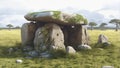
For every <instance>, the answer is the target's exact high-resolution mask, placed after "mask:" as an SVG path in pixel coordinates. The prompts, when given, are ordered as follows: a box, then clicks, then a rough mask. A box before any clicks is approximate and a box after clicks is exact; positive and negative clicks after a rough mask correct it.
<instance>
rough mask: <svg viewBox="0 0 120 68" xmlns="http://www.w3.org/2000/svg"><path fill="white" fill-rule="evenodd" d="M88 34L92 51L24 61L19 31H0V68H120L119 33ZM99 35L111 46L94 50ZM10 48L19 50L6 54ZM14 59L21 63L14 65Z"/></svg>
mask: <svg viewBox="0 0 120 68" xmlns="http://www.w3.org/2000/svg"><path fill="white" fill-rule="evenodd" d="M88 32H89V35H90V40H91V43H90V44H91V45H90V46H91V47H92V50H89V51H79V52H78V53H77V54H76V55H63V56H56V57H55V58H52V59H44V58H42V59H41V58H33V59H26V58H24V55H23V53H22V51H21V49H20V47H21V38H20V30H11V31H9V30H0V68H101V67H102V66H108V65H110V66H114V67H115V68H120V31H118V32H115V31H114V30H104V31H101V30H93V31H88ZM99 34H104V35H106V36H107V37H108V38H109V41H110V42H111V44H112V45H111V46H110V47H107V48H104V49H103V50H101V49H99V48H95V47H94V45H95V44H96V42H97V39H98V36H99ZM10 47H17V48H19V49H18V50H17V51H14V52H12V54H8V51H7V50H8V48H10ZM16 59H22V60H23V63H20V64H19V63H16V62H15V61H16Z"/></svg>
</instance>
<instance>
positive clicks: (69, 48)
mask: <svg viewBox="0 0 120 68" xmlns="http://www.w3.org/2000/svg"><path fill="white" fill-rule="evenodd" d="M66 52H67V53H68V54H75V53H76V50H75V49H74V48H73V47H72V46H67V48H66Z"/></svg>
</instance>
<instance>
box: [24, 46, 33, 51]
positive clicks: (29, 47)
mask: <svg viewBox="0 0 120 68" xmlns="http://www.w3.org/2000/svg"><path fill="white" fill-rule="evenodd" d="M32 50H33V47H32V46H24V47H23V51H32Z"/></svg>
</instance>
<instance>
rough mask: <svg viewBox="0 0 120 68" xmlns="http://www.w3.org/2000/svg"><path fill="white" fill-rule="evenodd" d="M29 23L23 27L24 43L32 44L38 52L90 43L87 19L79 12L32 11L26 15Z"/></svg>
mask: <svg viewBox="0 0 120 68" xmlns="http://www.w3.org/2000/svg"><path fill="white" fill-rule="evenodd" d="M24 17H25V19H26V20H28V21H29V23H24V24H23V25H22V28H21V39H22V45H23V47H25V46H31V47H33V49H35V50H36V51H37V52H44V51H54V50H66V49H67V47H68V46H71V47H73V49H75V50H79V49H78V46H80V45H82V44H85V45H88V44H89V35H88V33H87V28H86V27H85V25H87V19H85V18H84V17H83V16H82V15H79V14H68V13H63V12H61V11H43V12H32V13H28V14H26V15H25V16H24Z"/></svg>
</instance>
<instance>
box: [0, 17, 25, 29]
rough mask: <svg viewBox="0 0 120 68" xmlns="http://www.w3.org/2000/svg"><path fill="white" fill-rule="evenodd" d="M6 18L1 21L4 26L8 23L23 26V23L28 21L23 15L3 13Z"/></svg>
mask: <svg viewBox="0 0 120 68" xmlns="http://www.w3.org/2000/svg"><path fill="white" fill-rule="evenodd" d="M3 16H4V19H2V20H1V21H0V24H2V25H3V26H4V27H5V26H6V25H7V24H12V25H14V26H21V25H22V24H23V23H25V22H27V21H26V20H25V19H24V17H23V15H3Z"/></svg>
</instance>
